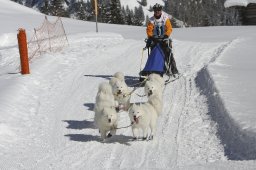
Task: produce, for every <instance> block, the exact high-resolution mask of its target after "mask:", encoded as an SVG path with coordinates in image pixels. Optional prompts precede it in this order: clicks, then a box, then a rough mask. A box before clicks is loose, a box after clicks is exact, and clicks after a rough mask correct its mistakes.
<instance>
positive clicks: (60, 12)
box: [50, 0, 68, 17]
mask: <svg viewBox="0 0 256 170" xmlns="http://www.w3.org/2000/svg"><path fill="white" fill-rule="evenodd" d="M63 3H64V0H51V2H50V14H51V15H53V16H60V17H67V16H68V13H67V12H66V10H65V9H64V7H63Z"/></svg>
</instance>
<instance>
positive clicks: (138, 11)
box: [134, 5, 145, 26]
mask: <svg viewBox="0 0 256 170" xmlns="http://www.w3.org/2000/svg"><path fill="white" fill-rule="evenodd" d="M134 16H135V21H134V24H135V25H138V26H142V25H143V22H144V20H145V15H144V12H143V9H142V6H141V5H140V6H139V8H137V7H135V10H134Z"/></svg>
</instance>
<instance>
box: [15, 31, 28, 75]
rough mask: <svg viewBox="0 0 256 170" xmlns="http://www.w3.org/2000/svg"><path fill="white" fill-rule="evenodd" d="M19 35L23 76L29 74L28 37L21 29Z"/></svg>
mask: <svg viewBox="0 0 256 170" xmlns="http://www.w3.org/2000/svg"><path fill="white" fill-rule="evenodd" d="M18 31H19V33H18V34H17V38H18V44H19V51H20V64H21V74H29V60H28V47H27V37H26V32H25V29H23V28H20V29H19V30H18Z"/></svg>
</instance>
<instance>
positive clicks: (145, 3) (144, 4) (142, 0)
mask: <svg viewBox="0 0 256 170" xmlns="http://www.w3.org/2000/svg"><path fill="white" fill-rule="evenodd" d="M140 4H141V5H142V6H147V4H148V3H147V0H141V2H140Z"/></svg>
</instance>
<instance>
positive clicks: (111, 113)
mask: <svg viewBox="0 0 256 170" xmlns="http://www.w3.org/2000/svg"><path fill="white" fill-rule="evenodd" d="M117 106H118V104H117V102H116V101H115V99H114V95H113V93H112V88H111V86H110V85H109V83H107V82H103V83H101V84H100V85H99V87H98V93H97V96H96V102H95V105H94V112H95V115H94V122H95V125H96V127H97V128H98V129H99V131H100V133H101V137H102V139H103V140H104V139H105V138H106V133H107V131H111V127H112V129H115V128H113V127H115V126H117V112H116V110H115V109H116V107H117ZM110 133H111V135H112V134H115V130H114V131H113V132H110Z"/></svg>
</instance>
